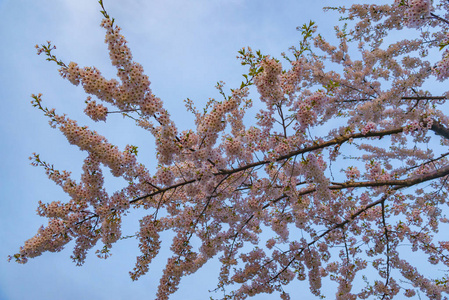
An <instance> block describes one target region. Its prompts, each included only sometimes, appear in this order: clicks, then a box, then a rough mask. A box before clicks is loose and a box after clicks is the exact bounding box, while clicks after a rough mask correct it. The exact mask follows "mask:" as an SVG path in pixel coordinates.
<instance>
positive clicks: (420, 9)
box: [405, 0, 432, 28]
mask: <svg viewBox="0 0 449 300" xmlns="http://www.w3.org/2000/svg"><path fill="white" fill-rule="evenodd" d="M407 2H408V4H407V10H406V12H405V17H406V22H407V26H409V27H416V28H417V27H419V26H421V25H423V24H424V22H425V19H426V18H428V17H429V16H430V11H431V5H432V2H431V0H408V1H407Z"/></svg>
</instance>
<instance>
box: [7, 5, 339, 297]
mask: <svg viewBox="0 0 449 300" xmlns="http://www.w3.org/2000/svg"><path fill="white" fill-rule="evenodd" d="M332 2H334V1H291V0H285V1H284V0H280V1H268V0H257V1H256V0H192V1H185V0H148V1H143V0H128V1H119V0H104V3H105V6H106V8H107V10H108V12H109V14H110V15H111V16H113V17H114V18H115V19H116V24H118V25H119V26H121V27H122V30H123V34H124V36H125V37H126V38H127V40H128V42H129V46H130V48H131V50H132V53H133V56H134V60H135V61H137V62H139V63H141V64H142V65H143V67H144V69H145V72H146V74H147V75H149V77H150V80H151V82H152V85H151V87H152V90H153V92H154V93H155V94H156V95H157V96H158V97H160V98H161V99H162V100H163V101H164V102H165V105H166V108H167V109H168V110H169V111H170V113H171V114H172V116H173V117H174V118H173V119H174V120H178V121H179V123H178V127H179V128H182V129H186V128H188V127H192V125H193V118H190V117H187V116H188V115H187V114H186V113H185V109H184V105H183V99H186V98H187V97H188V98H190V99H192V100H194V101H195V102H196V103H197V107H202V104H204V103H205V102H206V101H207V99H208V98H209V97H218V96H219V95H218V93H217V91H216V89H215V88H214V85H215V84H216V82H217V81H219V80H223V81H224V82H226V83H227V86H228V87H236V86H238V85H239V83H240V82H241V80H242V79H241V78H242V77H241V74H242V73H244V72H245V71H246V70H245V69H244V68H243V67H242V66H240V63H239V62H238V61H237V59H236V58H235V57H236V55H237V51H238V50H239V49H240V48H242V47H244V46H251V47H252V48H253V49H261V50H262V52H263V53H265V54H272V55H273V56H274V57H277V58H280V57H281V55H280V53H281V52H283V51H287V49H288V47H290V46H291V45H294V44H296V43H297V41H298V40H299V37H300V36H299V33H298V32H297V31H296V30H295V28H296V26H300V25H302V24H303V23H306V22H309V20H310V19H312V20H314V21H316V22H317V24H318V25H319V31H322V32H327V33H328V36H331V35H332V27H333V25H335V22H336V20H337V19H338V16H337V15H336V14H335V13H332V12H329V13H324V12H323V11H322V7H323V6H326V5H332V4H334V5H335V3H332ZM99 11H100V7H99V5H98V3H97V1H94V0H77V1H73V0H71V1H69V0H33V1H32V0H0V36H1V37H2V47H1V48H0V54H1V57H2V60H0V70H2V71H1V72H0V93H1V101H2V102H1V103H2V117H1V119H0V122H1V127H0V128H1V137H2V147H1V148H0V155H1V157H2V168H1V173H0V176H1V181H0V182H1V185H0V188H1V192H2V198H1V200H0V240H1V247H0V299H7V300H15V299H36V300H40V299H46V300H57V299H100V300H101V299H139V298H146V299H152V298H154V295H155V291H156V287H157V284H158V282H159V278H160V275H161V272H162V268H163V265H164V262H165V261H166V259H167V257H168V254H169V252H168V247H169V244H168V242H169V238H170V234H167V235H166V243H165V244H164V246H163V249H165V250H164V252H163V253H161V255H160V257H159V258H158V259H157V260H156V261H155V263H154V264H153V265H152V266H151V267H150V272H149V274H148V275H147V276H144V277H142V278H141V279H140V280H139V281H137V282H132V281H131V279H130V278H129V275H128V271H130V270H132V268H133V266H134V262H135V257H136V256H137V255H138V254H139V253H138V248H137V243H136V242H135V241H133V240H124V241H121V242H120V243H118V244H116V246H115V247H114V248H113V255H112V257H111V258H109V259H108V260H100V259H97V258H96V257H95V254H94V253H91V255H90V256H88V259H87V261H86V263H85V265H84V266H83V267H76V266H75V264H73V263H72V262H71V261H70V258H69V257H70V255H71V248H70V246H73V244H69V247H68V248H66V249H65V250H63V251H62V252H59V253H45V254H44V255H42V256H40V257H38V258H35V259H31V260H30V261H29V262H28V263H27V264H25V265H18V264H15V263H8V262H7V255H9V254H13V253H16V252H17V251H18V248H19V246H21V245H22V244H23V242H24V241H25V240H26V239H28V238H30V237H32V236H33V235H34V234H35V233H36V230H37V228H38V227H39V226H40V225H42V224H46V223H47V220H46V219H44V218H41V217H39V216H37V215H36V207H37V202H38V201H39V200H42V201H43V202H51V201H56V200H61V201H67V200H68V197H67V196H66V195H65V194H64V193H63V192H62V191H61V190H60V188H59V187H57V186H56V185H54V184H53V183H52V182H51V181H49V180H48V179H47V177H46V175H45V173H44V171H43V170H42V169H40V168H33V167H32V166H30V165H29V162H30V161H29V160H28V157H29V156H30V155H31V153H33V152H37V153H39V154H40V155H41V158H42V159H44V160H46V161H47V162H49V163H52V164H54V165H55V168H57V169H60V170H69V171H72V174H73V178H75V179H79V176H80V173H81V163H82V160H83V159H84V157H85V153H82V152H80V151H79V150H78V149H77V148H76V147H74V146H71V145H69V144H68V142H67V141H66V140H65V138H64V137H63V136H62V134H61V133H60V132H59V131H57V130H54V129H52V128H50V126H48V124H47V120H46V118H45V117H44V116H43V115H42V114H41V113H40V111H38V110H36V109H35V108H33V107H32V106H31V105H30V101H31V97H30V95H31V94H32V93H42V94H43V101H44V105H45V106H47V107H54V108H56V112H58V113H61V114H62V113H66V114H68V115H69V117H71V118H73V119H76V120H78V121H79V123H80V124H86V125H88V126H90V127H92V128H94V129H96V130H97V131H98V132H99V133H101V134H103V135H105V136H106V137H107V138H108V139H109V141H110V142H112V143H114V144H117V145H118V146H119V147H120V148H121V149H123V147H124V146H125V145H126V144H127V143H129V144H133V145H138V146H139V149H140V151H139V157H140V159H141V162H143V163H145V164H147V166H148V167H150V168H152V167H154V165H155V161H154V149H153V147H152V138H151V136H149V135H148V134H147V133H145V132H143V131H142V130H139V129H137V128H136V127H135V126H134V125H133V123H132V122H130V121H128V120H123V118H121V117H120V116H119V115H116V116H110V117H109V122H108V123H107V124H106V125H104V124H98V123H93V122H92V121H91V120H89V119H88V118H87V117H86V116H85V115H84V114H83V113H82V111H83V109H84V100H85V98H86V95H85V94H84V92H83V90H82V88H81V87H74V86H72V85H71V84H70V83H69V82H68V81H65V80H63V79H62V78H61V77H60V76H59V75H58V72H57V66H56V65H55V64H54V63H50V62H47V61H45V57H43V56H37V55H36V49H35V48H34V45H35V44H41V43H45V42H46V41H47V40H50V41H52V43H53V44H54V45H56V46H57V50H56V51H55V52H54V54H55V55H56V56H57V57H58V58H59V59H61V60H63V61H64V62H66V63H68V62H70V61H74V62H77V63H78V64H79V65H81V66H96V67H98V68H99V69H100V70H101V71H102V72H103V74H105V75H106V76H108V77H113V76H114V74H115V73H114V69H113V67H112V66H111V65H110V63H109V59H108V54H107V47H106V45H105V44H104V42H103V39H104V31H103V29H102V28H100V27H99V23H100V21H101V17H102V16H101V14H100V12H99ZM254 97H255V98H257V95H255V96H254ZM108 180H109V181H108V182H107V184H106V187H107V189H108V190H109V191H113V190H114V188H116V187H117V186H119V185H121V184H123V182H121V181H120V180H118V179H114V178H108ZM140 217H142V213H141V212H132V213H131V214H130V215H129V216H128V218H127V220H125V224H124V234H125V235H126V234H134V232H135V231H136V230H137V224H138V220H139V218H140ZM217 274H218V264H217V263H216V262H211V263H209V264H207V265H206V267H205V268H203V269H202V270H201V271H199V272H198V273H197V274H195V275H193V276H190V277H186V278H184V279H183V280H182V282H181V285H180V290H179V291H178V293H177V294H175V295H174V296H173V297H172V298H171V299H183V300H189V299H192V300H193V299H208V297H209V296H210V295H211V294H209V293H208V290H209V289H213V288H214V287H215V284H216V278H217ZM295 284H296V283H295ZM292 288H293V289H299V290H301V289H306V291H307V293H308V288H307V286H305V285H299V284H298V286H294V287H292ZM292 288H290V291H292ZM287 290H288V289H287ZM256 298H257V299H272V296H259V297H256ZM276 298H277V297H276ZM302 299H306V298H302ZM310 299H314V298H310Z"/></svg>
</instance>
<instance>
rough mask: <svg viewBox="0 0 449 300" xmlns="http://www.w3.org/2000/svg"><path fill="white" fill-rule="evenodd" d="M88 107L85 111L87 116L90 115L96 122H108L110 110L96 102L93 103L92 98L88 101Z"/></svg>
mask: <svg viewBox="0 0 449 300" xmlns="http://www.w3.org/2000/svg"><path fill="white" fill-rule="evenodd" d="M86 103H87V106H86V108H85V109H84V112H85V113H86V115H88V116H89V117H90V118H91V119H92V120H94V121H95V122H97V121H106V116H107V114H108V109H107V108H106V107H105V106H103V105H102V104H97V102H96V101H95V100H93V101H92V98H91V97H88V98H87V100H86Z"/></svg>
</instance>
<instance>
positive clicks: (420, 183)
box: [10, 0, 449, 299]
mask: <svg viewBox="0 0 449 300" xmlns="http://www.w3.org/2000/svg"><path fill="white" fill-rule="evenodd" d="M390 2H391V3H390V4H386V5H376V4H356V5H352V6H351V7H349V8H344V7H335V8H327V9H331V10H335V11H338V12H339V13H340V14H341V16H342V20H343V21H345V22H346V23H343V22H342V23H341V24H340V25H341V26H340V27H338V26H336V27H335V31H336V36H337V38H338V41H339V42H338V44H337V45H332V44H331V43H330V42H328V41H327V40H326V39H325V38H324V37H323V36H322V35H321V34H318V30H317V27H316V26H315V24H314V23H313V22H310V23H308V24H305V25H303V26H302V27H299V28H298V30H299V31H300V32H301V34H302V40H301V41H300V43H299V44H298V45H297V46H294V47H291V48H290V52H289V53H288V54H285V53H282V54H281V56H282V57H281V59H276V58H274V57H271V56H270V55H265V54H263V53H261V52H260V51H253V50H252V49H251V48H250V47H247V48H243V49H241V50H240V51H239V56H238V58H239V59H240V61H241V64H242V65H243V66H245V67H247V72H246V73H245V74H244V75H243V81H242V83H241V85H240V86H239V87H235V88H233V89H230V90H229V91H228V90H227V89H225V86H224V83H222V82H219V83H218V84H217V86H216V87H217V89H218V91H219V94H220V99H212V100H210V101H209V102H208V103H207V105H206V107H205V108H204V109H202V110H197V109H196V108H195V106H194V103H193V102H192V101H191V100H186V101H185V106H186V109H187V111H188V112H190V113H191V115H192V118H194V120H195V125H196V127H195V128H192V129H186V130H182V129H179V128H178V127H177V126H176V124H175V121H174V120H173V119H172V118H171V116H170V113H169V112H168V111H167V110H166V109H165V108H164V103H163V101H162V100H161V99H159V98H158V97H157V96H156V95H154V94H153V93H152V91H151V88H150V81H149V77H148V76H147V75H145V74H144V71H143V67H142V66H141V65H140V64H139V63H137V62H134V61H133V59H132V55H131V51H130V49H129V48H128V46H127V43H126V40H125V38H124V37H123V36H122V35H121V34H120V27H118V26H117V25H115V22H114V19H113V18H112V17H110V16H109V14H108V13H107V12H106V10H105V8H104V6H103V3H102V1H101V0H100V1H99V3H100V6H101V9H102V11H101V13H102V14H103V16H104V18H103V20H102V22H101V27H103V28H104V29H105V31H106V38H105V43H106V44H107V45H108V49H109V56H110V59H111V62H112V65H113V66H115V67H116V68H117V77H118V78H117V79H107V78H105V77H104V76H103V75H102V74H101V72H100V70H98V69H97V68H95V67H80V66H78V64H76V63H74V62H70V63H68V64H66V63H65V62H63V61H62V60H59V59H58V58H57V57H56V56H55V55H54V51H53V50H54V49H55V47H54V46H53V45H52V44H51V43H50V42H47V44H43V45H41V46H36V47H37V52H38V54H44V55H45V56H46V57H47V60H49V61H53V62H55V63H56V64H57V65H58V66H59V72H60V75H61V76H62V77H63V78H65V79H67V80H69V81H70V82H71V83H72V84H74V85H81V86H82V87H83V89H84V91H85V92H86V93H87V94H88V95H89V96H88V97H87V100H86V104H87V105H86V109H85V111H84V112H85V113H86V115H88V116H89V117H90V118H92V120H94V121H103V122H107V117H109V114H110V113H112V112H113V111H119V112H121V113H122V114H123V116H125V117H127V118H128V119H130V120H131V121H132V122H135V123H136V125H137V126H139V127H141V128H144V129H145V130H147V131H148V132H149V133H150V134H152V135H153V136H154V138H155V147H156V149H157V157H156V158H155V159H157V162H158V166H157V168H156V170H154V171H155V172H151V171H150V170H148V169H147V167H146V166H145V165H144V163H143V162H139V160H138V148H137V146H134V145H127V146H126V147H125V149H124V150H120V149H119V148H118V147H117V146H115V145H113V144H111V143H109V142H108V140H107V139H106V138H105V137H103V136H102V135H100V134H99V133H98V132H96V131H94V130H91V129H89V128H88V127H87V126H83V125H79V124H78V123H77V121H75V120H72V119H70V118H69V117H68V116H67V115H65V114H62V115H61V114H57V113H56V111H55V110H54V109H48V108H47V107H45V105H44V104H43V100H42V95H41V94H38V95H32V98H33V100H32V104H33V106H35V107H36V108H37V109H39V110H40V111H42V112H43V113H44V114H45V116H47V117H48V118H49V123H50V125H51V126H52V127H53V128H58V129H59V130H60V131H61V132H62V133H63V134H64V135H65V137H66V138H67V140H68V141H69V143H70V144H73V145H76V146H78V147H79V149H80V150H82V151H84V152H85V153H86V154H87V157H86V158H85V160H84V163H83V165H82V170H83V174H82V176H81V179H80V180H79V181H76V180H74V179H72V178H71V176H70V172H67V171H59V170H57V169H55V168H54V167H53V165H51V164H49V163H47V162H45V161H43V160H42V159H41V158H40V157H39V155H38V154H34V155H33V157H31V159H32V164H33V165H35V166H41V167H43V168H44V169H45V171H46V174H47V175H48V177H49V178H50V179H51V180H53V181H54V182H55V183H56V184H57V185H59V186H61V188H62V189H63V190H64V191H65V192H66V193H67V194H68V195H69V200H68V201H67V202H65V203H62V202H60V201H57V202H51V203H42V202H39V206H38V214H39V215H40V216H43V217H47V218H48V219H49V221H48V225H47V226H46V227H41V228H40V229H39V230H38V232H37V234H36V235H35V236H34V237H32V238H31V239H29V240H27V241H26V242H25V244H24V246H23V247H21V248H20V251H19V252H18V253H17V254H14V255H11V256H10V259H12V260H15V261H17V262H18V263H26V262H27V260H28V259H29V258H34V257H36V256H39V255H41V254H42V253H43V252H45V251H51V252H55V251H60V250H62V249H63V248H64V246H65V245H66V244H68V243H69V242H70V241H72V240H74V249H73V254H72V256H71V258H72V259H73V261H74V262H75V263H76V264H77V265H82V264H83V262H84V261H85V259H86V255H87V253H88V252H89V250H90V249H92V248H95V249H97V250H96V254H97V255H98V256H99V257H100V258H107V257H108V256H109V254H110V251H111V248H112V246H113V244H114V243H116V242H118V241H119V240H120V239H122V238H123V236H122V233H121V221H122V218H124V217H125V215H126V214H127V213H128V212H129V210H130V209H131V208H138V209H141V210H145V211H146V216H145V217H143V218H142V219H141V220H140V228H138V229H137V232H136V233H135V235H134V237H135V238H136V239H137V240H138V241H139V249H140V251H141V255H139V256H138V257H137V259H136V264H135V267H134V269H133V270H132V271H131V272H130V276H131V278H132V279H133V280H137V279H139V278H140V277H141V276H142V275H144V274H146V273H147V271H148V270H149V265H150V263H151V262H152V260H153V259H154V258H155V257H156V256H157V255H158V253H159V251H160V248H161V243H162V241H161V238H160V233H161V232H164V231H171V232H174V233H175V236H174V238H173V240H172V241H171V248H170V249H171V251H172V256H171V257H170V258H169V259H168V261H167V264H166V267H165V269H164V271H163V276H162V278H161V279H160V284H159V288H158V291H157V295H156V297H157V299H168V298H169V296H170V295H171V294H173V293H175V292H176V290H177V288H178V285H179V283H180V280H181V278H182V277H183V276H186V275H189V274H192V273H195V272H196V271H197V270H198V269H200V268H201V267H202V266H203V265H204V264H205V263H206V262H208V261H209V260H211V259H213V258H216V259H218V260H219V262H220V263H221V269H220V271H219V274H217V276H218V286H217V289H216V290H217V291H220V292H221V291H222V293H220V294H219V295H220V296H219V297H220V298H222V299H245V298H247V297H249V296H254V295H256V294H260V293H273V292H277V293H278V294H279V295H280V297H281V298H282V299H289V298H290V296H289V294H288V293H287V292H286V291H285V290H284V287H285V286H286V285H288V284H289V283H293V284H294V281H296V280H299V281H304V280H308V282H309V286H310V292H311V293H312V294H313V295H316V296H322V280H331V281H334V282H336V286H338V289H337V290H336V291H335V298H336V299H366V298H376V297H377V298H380V299H392V298H395V297H396V296H397V297H399V298H402V297H404V296H406V297H413V296H414V295H415V294H416V293H422V294H423V295H426V296H427V297H428V298H430V299H442V298H445V296H444V295H447V294H448V293H449V274H448V267H449V240H448V239H447V237H445V236H444V235H441V234H439V233H438V232H439V230H440V229H443V230H444V229H445V228H447V225H446V223H449V219H448V218H446V215H445V212H446V211H447V210H448V208H447V205H448V203H449V202H448V200H447V196H448V190H449V183H448V182H447V180H448V178H449V177H448V176H449V161H448V159H447V156H448V155H449V151H448V150H447V149H448V146H449V116H448V114H447V113H445V111H447V110H445V108H446V107H445V106H444V105H445V102H446V99H447V98H448V97H449V92H441V91H440V92H438V89H437V86H438V85H437V81H439V82H445V81H446V80H447V78H448V77H449V50H447V49H446V46H447V45H448V44H449V35H448V30H449V2H448V1H443V0H438V1H437V0H434V1H431V0H395V1H390ZM402 32H406V33H407V34H402ZM406 37H410V38H406ZM438 50H439V51H438ZM443 50H444V51H443ZM435 57H438V59H435ZM432 59H433V60H432ZM429 83H431V84H429ZM427 88H428V89H432V88H434V89H435V90H434V91H432V90H430V91H429V90H427ZM440 90H441V89H440ZM250 91H251V92H252V93H257V94H258V95H257V97H256V100H251V99H250V98H249V94H250ZM252 107H253V109H254V108H256V109H257V111H258V113H257V115H256V120H254V121H252V120H250V119H248V117H247V116H248V115H249V114H248V111H250V110H251V108H252ZM245 116H246V117H245ZM102 168H103V169H105V168H106V169H109V170H110V172H111V173H112V175H114V176H116V177H122V178H123V179H125V180H126V182H127V183H128V184H127V186H125V187H124V188H122V189H120V190H117V191H116V192H114V193H113V194H109V193H107V192H106V190H105V188H104V186H103V184H104V176H103V169H102ZM130 217H132V216H130ZM410 251H413V252H418V253H419V254H420V257H423V258H424V263H427V264H428V268H430V269H432V268H433V270H434V271H436V270H439V271H438V272H433V273H432V272H425V271H424V270H419V269H418V268H417V267H416V265H415V263H414V261H410V259H409V258H410V256H408V255H407V253H410ZM367 274H369V276H367ZM362 281H364V284H362V285H361V284H360V282H362ZM356 282H357V284H356ZM445 299H446V298H445Z"/></svg>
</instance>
